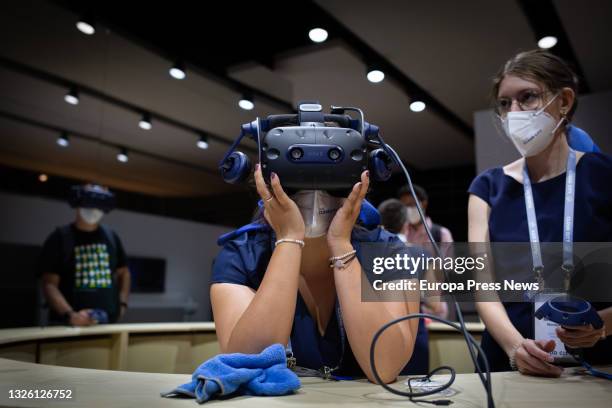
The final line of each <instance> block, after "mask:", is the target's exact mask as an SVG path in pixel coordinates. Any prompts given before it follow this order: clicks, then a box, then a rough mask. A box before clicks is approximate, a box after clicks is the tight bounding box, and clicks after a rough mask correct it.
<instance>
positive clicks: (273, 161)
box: [219, 102, 392, 195]
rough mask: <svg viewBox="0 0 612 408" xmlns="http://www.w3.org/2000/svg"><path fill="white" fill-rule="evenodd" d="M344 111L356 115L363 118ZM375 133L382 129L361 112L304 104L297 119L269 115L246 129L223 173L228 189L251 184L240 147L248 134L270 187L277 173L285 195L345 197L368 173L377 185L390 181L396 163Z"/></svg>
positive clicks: (227, 156) (222, 167)
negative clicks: (312, 192)
mask: <svg viewBox="0 0 612 408" xmlns="http://www.w3.org/2000/svg"><path fill="white" fill-rule="evenodd" d="M346 111H354V112H357V113H358V114H359V119H353V118H352V117H351V116H349V115H347V114H345V112H346ZM377 134H378V127H377V126H376V125H372V124H369V123H367V122H366V121H365V120H364V115H363V112H362V111H361V110H360V109H358V108H348V107H334V106H332V109H331V113H329V114H326V113H323V112H322V107H321V105H320V104H319V103H318V102H301V103H299V104H298V113H297V114H288V115H270V116H268V117H267V118H266V119H260V118H257V119H256V120H254V121H253V122H250V123H246V124H244V125H242V127H241V132H240V136H239V137H238V139H236V141H235V142H234V143H233V144H232V146H231V147H230V149H229V150H228V151H227V153H226V154H225V156H224V157H223V159H222V160H221V162H220V163H219V170H220V172H221V175H222V176H223V179H224V180H225V181H226V182H227V183H230V184H238V183H241V182H243V181H245V180H246V179H247V177H248V176H249V174H250V172H251V169H252V165H251V161H250V159H249V157H248V156H247V155H246V154H244V153H243V152H240V151H237V150H236V148H237V146H238V144H239V143H240V141H241V140H242V138H243V137H244V136H246V135H248V136H250V137H251V138H252V139H253V140H255V142H256V143H257V147H258V155H259V157H258V159H259V163H261V169H262V173H263V176H264V179H265V180H266V181H267V182H269V181H270V176H271V174H272V172H274V173H276V174H278V175H279V176H280V177H281V180H282V183H283V187H284V188H285V189H286V190H287V191H297V190H326V191H328V192H330V193H337V194H342V195H344V194H346V193H347V192H348V191H350V189H351V188H352V187H353V185H354V184H355V183H356V182H358V181H359V180H360V176H361V173H362V172H363V171H364V170H369V171H370V175H371V176H372V178H373V179H374V180H376V181H386V180H388V179H389V178H390V177H391V163H392V160H391V158H390V157H389V155H388V154H387V152H385V151H384V150H383V149H381V148H380V145H378V144H376V143H375V141H374V140H373V139H372V136H375V135H377Z"/></svg>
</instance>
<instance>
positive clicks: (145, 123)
mask: <svg viewBox="0 0 612 408" xmlns="http://www.w3.org/2000/svg"><path fill="white" fill-rule="evenodd" d="M138 127H139V128H141V129H144V130H151V128H152V127H153V124H152V123H151V115H149V114H148V113H144V114H143V115H142V118H141V119H140V122H138Z"/></svg>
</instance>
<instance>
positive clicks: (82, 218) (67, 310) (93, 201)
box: [39, 184, 130, 326]
mask: <svg viewBox="0 0 612 408" xmlns="http://www.w3.org/2000/svg"><path fill="white" fill-rule="evenodd" d="M70 205H71V207H73V208H75V213H76V214H75V220H74V222H73V223H71V224H68V225H65V226H63V227H58V228H57V229H56V230H55V231H53V233H51V235H50V236H49V237H48V238H47V239H46V241H45V243H44V245H43V250H42V254H41V257H40V259H39V270H40V274H41V276H42V286H43V293H44V295H45V298H46V300H47V303H48V304H49V306H50V314H49V322H50V323H51V324H69V325H72V326H89V325H92V324H96V323H98V322H99V323H114V322H116V321H117V320H118V319H119V318H120V317H121V316H122V315H123V314H124V313H125V310H126V308H127V301H128V295H129V291H130V274H129V270H128V267H127V258H126V254H125V251H124V249H123V245H122V244H121V241H120V240H119V237H118V236H117V234H115V232H113V231H112V230H110V229H109V228H107V227H105V226H103V225H101V224H100V221H101V219H102V217H103V216H104V214H105V213H107V212H109V211H111V210H112V208H113V207H114V195H113V194H112V193H111V192H110V191H109V190H108V189H107V188H104V187H101V186H99V185H94V184H87V185H82V186H74V187H73V188H72V195H71V198H70Z"/></svg>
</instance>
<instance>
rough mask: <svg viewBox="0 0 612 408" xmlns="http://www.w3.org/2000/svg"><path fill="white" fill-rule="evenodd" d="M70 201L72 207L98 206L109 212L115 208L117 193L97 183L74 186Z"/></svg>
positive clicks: (71, 190)
mask: <svg viewBox="0 0 612 408" xmlns="http://www.w3.org/2000/svg"><path fill="white" fill-rule="evenodd" d="M68 203H69V204H70V207H72V208H97V209H99V210H102V211H104V212H105V213H108V212H110V211H111V210H113V209H114V208H115V195H114V194H113V193H111V192H110V191H108V190H105V189H104V188H102V187H100V186H98V185H95V184H88V185H85V186H82V185H78V186H72V188H71V189H70V198H69V200H68Z"/></svg>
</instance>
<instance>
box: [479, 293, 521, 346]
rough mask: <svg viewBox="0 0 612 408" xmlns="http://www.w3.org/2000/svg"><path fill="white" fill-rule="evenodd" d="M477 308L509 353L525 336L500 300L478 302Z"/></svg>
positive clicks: (496, 339) (499, 342)
mask: <svg viewBox="0 0 612 408" xmlns="http://www.w3.org/2000/svg"><path fill="white" fill-rule="evenodd" d="M476 310H478V314H479V315H480V318H481V319H482V321H483V322H484V324H485V326H486V328H487V330H488V331H489V333H491V335H492V336H493V338H494V339H495V341H497V344H499V345H500V346H501V348H502V349H503V350H504V351H505V352H506V354H508V355H509V354H510V353H511V352H512V350H513V349H514V348H516V347H517V345H518V344H519V343H520V342H521V341H522V340H523V336H522V335H521V333H519V331H518V330H517V329H516V327H514V325H513V324H512V322H511V321H510V318H509V317H508V313H506V309H504V306H503V305H502V304H501V303H500V302H477V303H476Z"/></svg>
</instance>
